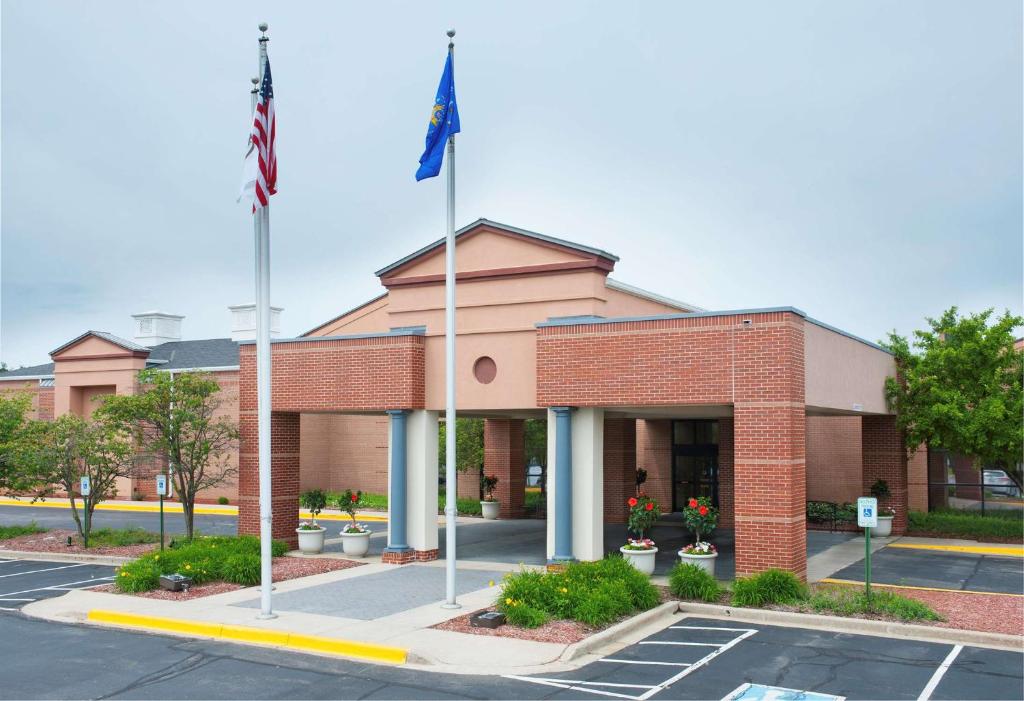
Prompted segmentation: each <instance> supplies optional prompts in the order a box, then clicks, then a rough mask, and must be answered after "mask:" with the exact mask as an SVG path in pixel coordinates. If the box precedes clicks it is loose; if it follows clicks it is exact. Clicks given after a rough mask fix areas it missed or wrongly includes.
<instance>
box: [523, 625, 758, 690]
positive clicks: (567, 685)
mask: <svg viewBox="0 0 1024 701" xmlns="http://www.w3.org/2000/svg"><path fill="white" fill-rule="evenodd" d="M669 629H670V630H721V631H727V632H729V633H740V635H737V636H735V637H734V638H733V639H732V640H730V641H729V642H727V643H692V642H683V641H673V640H641V641H640V643H639V644H640V645H679V646H694V647H713V648H717V649H716V650H715V651H713V652H710V653H708V654H707V655H705V656H704V657H702V658H701V659H699V660H697V661H696V662H692V663H690V662H660V661H654V660H624V659H619V658H615V657H605V658H602V659H600V660H598V662H609V663H612V664H616V663H617V664H634V665H661V666H665V667H681V668H682V669H681V670H680V671H679V672H677V673H676V674H675V675H673V676H671V677H669V678H668V679H666V680H665V681H663V682H661V683H659V684H656V685H653V686H652V685H644V684H619V683H615V682H588V681H582V680H577V679H552V678H550V677H521V676H518V675H513V674H507V675H504V676H505V678H506V679H516V680H518V681H524V682H530V683H532V684H542V685H544V686H553V687H556V688H559V689H569V690H572V691H582V692H585V693H588V694H597V695H599V696H613V697H616V698H622V699H629V701H647V699H649V698H651V697H652V696H654V695H655V694H657V693H658V692H659V691H663V690H664V689H666V688H668V687H670V686H672V685H673V684H675V683H676V682H677V681H679V680H680V679H682V678H683V677H685V676H687V675H688V674H691V673H693V672H694V671H696V670H697V669H700V668H701V667H703V666H704V665H706V664H707V663H709V662H710V661H711V660H713V659H715V658H716V657H718V656H719V655H721V654H722V653H723V652H725V651H726V650H728V649H730V648H732V647H733V646H734V645H736V644H738V643H739V642H740V641H741V640H745V639H746V638H749V637H750V636H751V635H753V634H754V633H756V632H757V630H756V629H752V628H718V627H711V626H669ZM595 687H605V688H606V689H644V690H645V691H644V692H643V693H642V694H640V695H639V696H630V695H627V694H624V693H618V692H615V691H606V690H605V689H598V688H595Z"/></svg>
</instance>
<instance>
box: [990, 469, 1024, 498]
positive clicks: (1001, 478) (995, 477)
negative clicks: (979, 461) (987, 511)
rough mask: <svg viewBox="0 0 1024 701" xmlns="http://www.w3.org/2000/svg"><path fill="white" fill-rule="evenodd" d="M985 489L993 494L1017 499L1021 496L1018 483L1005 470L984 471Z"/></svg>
mask: <svg viewBox="0 0 1024 701" xmlns="http://www.w3.org/2000/svg"><path fill="white" fill-rule="evenodd" d="M982 474H983V475H984V481H985V488H986V489H988V491H990V492H992V493H993V494H1002V495H1003V496H1007V497H1015V496H1018V495H1019V494H1020V488H1019V487H1018V486H1017V483H1016V482H1014V481H1013V479H1012V478H1011V477H1010V476H1009V475H1008V474H1006V472H1005V471H1003V470H983V471H982Z"/></svg>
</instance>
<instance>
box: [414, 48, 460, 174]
mask: <svg viewBox="0 0 1024 701" xmlns="http://www.w3.org/2000/svg"><path fill="white" fill-rule="evenodd" d="M459 131H460V130H459V106H458V105H457V104H456V103H455V66H454V62H453V61H452V52H451V51H449V52H448V60H447V61H445V62H444V73H442V74H441V84H440V85H438V86H437V97H435V98H434V106H433V107H432V108H431V110H430V124H429V126H427V147H426V149H424V151H423V155H422V156H420V167H419V170H417V171H416V179H417V180H423V179H424V178H433V177H435V176H436V175H437V174H438V173H440V172H441V162H442V161H443V160H444V148H445V144H447V143H448V137H449V136H451V135H452V134H458V133H459Z"/></svg>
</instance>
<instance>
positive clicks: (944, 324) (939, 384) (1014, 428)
mask: <svg viewBox="0 0 1024 701" xmlns="http://www.w3.org/2000/svg"><path fill="white" fill-rule="evenodd" d="M1022 324H1024V318H1021V317H1019V316H1014V315H1012V314H1010V313H1009V312H1008V311H1007V312H1005V313H1004V314H1003V315H1002V316H1000V317H998V318H995V319H993V310H991V309H989V310H986V311H984V312H981V313H979V314H967V315H960V313H959V312H958V310H957V308H956V307H952V308H950V309H949V310H948V311H946V312H945V313H944V314H943V315H942V316H941V317H939V318H938V319H928V326H929V328H928V329H925V330H923V331H915V332H914V335H913V340H912V341H911V340H908V339H907V338H904V337H903V336H900V335H898V334H896V333H890V334H889V340H888V342H887V343H886V344H885V345H886V346H887V347H888V348H889V350H891V351H892V352H893V353H894V354H895V356H896V367H897V371H898V377H896V378H888V380H886V384H885V392H886V396H887V398H888V400H889V403H890V407H891V408H892V409H894V410H895V412H896V416H897V422H898V424H899V427H900V429H901V430H902V431H903V432H904V435H905V437H906V445H907V448H908V450H909V451H910V452H913V451H914V450H916V449H917V447H918V446H920V445H923V444H929V445H931V446H934V447H936V448H945V449H947V450H949V451H952V452H955V453H959V454H961V455H965V456H969V457H971V458H973V459H974V460H976V461H977V462H978V463H980V464H981V465H999V466H1001V467H1002V468H1003V469H1006V470H1008V471H1009V470H1013V471H1017V467H1018V465H1019V463H1020V460H1021V450H1022V444H1024V426H1022V422H1021V417H1022V412H1024V389H1022V374H1024V354H1022V353H1021V351H1019V350H1015V349H1014V329H1015V328H1017V327H1019V326H1021V325H1022ZM1019 477H1020V475H1019V471H1018V479H1019Z"/></svg>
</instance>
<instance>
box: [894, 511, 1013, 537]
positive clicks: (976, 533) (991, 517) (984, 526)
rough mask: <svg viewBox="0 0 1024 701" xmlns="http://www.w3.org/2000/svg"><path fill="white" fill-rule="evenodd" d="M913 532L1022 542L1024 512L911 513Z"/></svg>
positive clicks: (910, 527)
mask: <svg viewBox="0 0 1024 701" xmlns="http://www.w3.org/2000/svg"><path fill="white" fill-rule="evenodd" d="M909 530H910V531H911V532H914V533H928V534H932V535H938V536H948V537H955V538H972V539H976V540H985V539H987V538H992V539H996V540H999V541H1011V542H1016V543H1019V542H1021V541H1022V540H1024V511H1021V510H1019V509H989V510H987V511H986V512H985V515H984V516H982V515H981V514H980V513H976V512H971V511H957V510H955V509H946V510H942V511H931V512H922V511H911V512H910V524H909Z"/></svg>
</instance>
